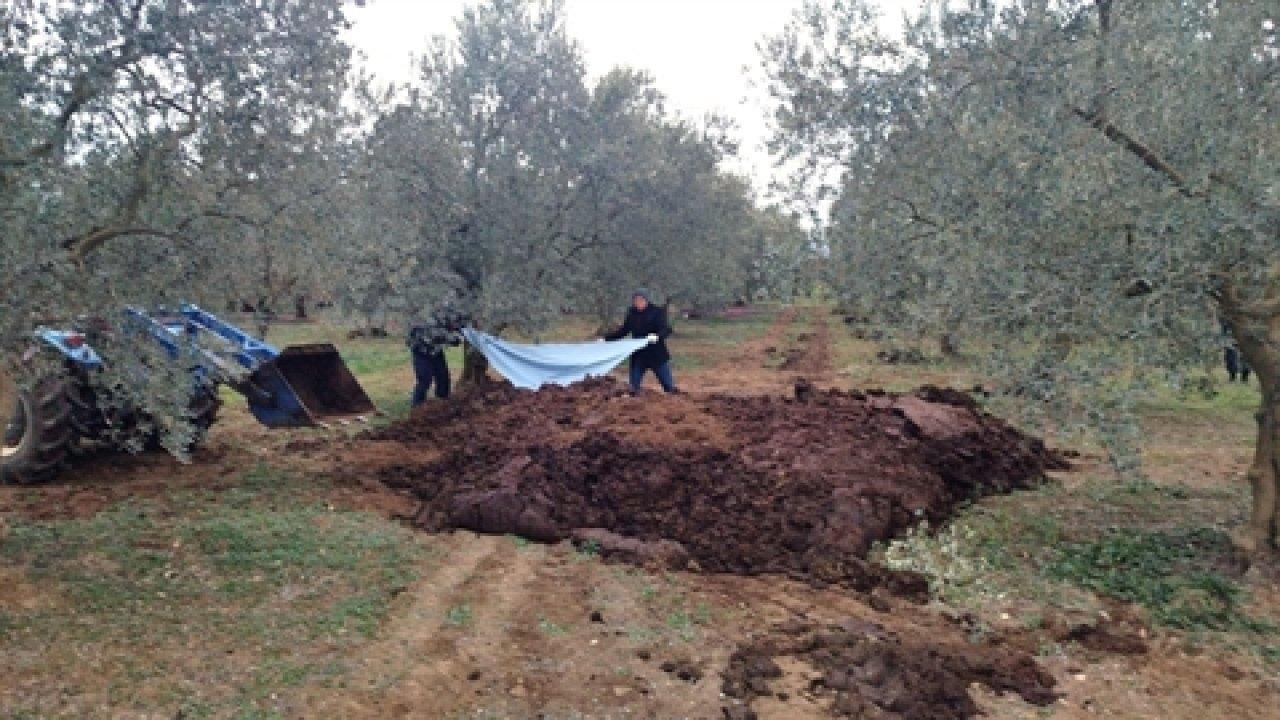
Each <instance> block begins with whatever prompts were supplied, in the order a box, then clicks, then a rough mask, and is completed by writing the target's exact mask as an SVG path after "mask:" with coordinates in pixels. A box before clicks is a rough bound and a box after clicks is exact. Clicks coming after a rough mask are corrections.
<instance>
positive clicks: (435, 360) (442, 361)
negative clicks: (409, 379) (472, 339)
mask: <svg viewBox="0 0 1280 720" xmlns="http://www.w3.org/2000/svg"><path fill="white" fill-rule="evenodd" d="M463 324H464V322H463V319H462V318H461V317H460V316H458V315H457V314H455V313H449V312H441V313H437V314H436V315H434V316H433V317H432V318H431V319H430V320H428V321H424V322H420V323H415V324H414V325H413V326H412V327H410V328H409V335H408V337H407V338H406V340H405V344H406V345H408V346H409V351H410V352H411V353H412V354H413V375H414V378H415V379H416V381H417V382H416V383H415V384H414V386H413V398H412V404H413V406H414V407H417V406H419V405H421V404H422V403H424V402H426V399H427V392H428V391H430V390H431V386H432V385H435V386H436V397H438V398H447V397H449V391H450V389H451V388H452V382H451V381H450V378H449V361H448V359H447V358H446V357H445V349H446V348H449V347H457V346H458V345H461V344H462V326H463Z"/></svg>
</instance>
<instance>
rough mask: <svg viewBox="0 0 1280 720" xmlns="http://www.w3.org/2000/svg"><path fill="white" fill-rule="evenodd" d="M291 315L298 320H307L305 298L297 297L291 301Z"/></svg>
mask: <svg viewBox="0 0 1280 720" xmlns="http://www.w3.org/2000/svg"><path fill="white" fill-rule="evenodd" d="M293 315H294V317H295V318H297V319H298V320H306V319H307V296H306V295H298V296H297V297H295V298H294V299H293Z"/></svg>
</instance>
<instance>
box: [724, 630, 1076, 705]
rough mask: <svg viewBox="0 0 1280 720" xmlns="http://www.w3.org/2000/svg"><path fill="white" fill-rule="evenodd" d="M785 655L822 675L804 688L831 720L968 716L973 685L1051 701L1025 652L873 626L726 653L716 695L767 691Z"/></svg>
mask: <svg viewBox="0 0 1280 720" xmlns="http://www.w3.org/2000/svg"><path fill="white" fill-rule="evenodd" d="M858 622H859V624H860V625H865V622H864V621H858ZM784 656H790V657H795V658H798V659H800V660H802V661H803V662H804V663H806V664H807V665H809V666H811V667H813V668H814V669H816V670H817V671H818V672H819V673H821V676H820V677H819V678H817V679H815V680H814V681H813V682H812V684H811V686H810V690H811V692H813V693H814V694H815V695H818V696H827V697H829V698H830V700H831V708H832V711H833V714H834V715H835V716H837V717H849V718H866V717H876V718H901V719H902V720H961V719H963V718H972V717H975V716H976V715H977V714H978V707H977V705H976V704H975V703H974V701H973V699H972V698H971V697H969V686H970V685H972V684H974V683H979V684H982V685H985V686H987V687H989V688H991V689H992V690H995V691H997V692H1015V693H1018V694H1019V695H1020V696H1021V697H1022V698H1023V699H1024V700H1026V701H1027V702H1031V703H1034V704H1037V705H1047V704H1049V703H1051V702H1053V701H1054V700H1056V699H1057V697H1058V696H1057V695H1056V694H1055V693H1054V692H1053V686H1054V679H1053V677H1052V676H1051V675H1049V674H1048V673H1047V672H1045V671H1044V670H1043V669H1042V668H1041V667H1040V666H1039V665H1038V664H1036V662H1035V660H1034V659H1033V658H1032V657H1031V656H1030V655H1027V654H1025V653H1018V652H1011V651H1010V650H1009V649H1008V648H993V647H986V646H976V645H971V644H966V643H963V642H961V643H946V642H943V641H940V640H938V639H937V638H931V637H927V636H925V635H923V634H921V635H920V636H916V637H911V636H906V635H900V634H897V633H893V632H890V631H888V630H887V629H885V628H880V627H878V626H877V627H876V629H875V631H874V632H864V631H863V629H862V628H861V627H860V629H859V631H856V632H852V631H850V630H848V629H846V628H845V627H826V628H824V627H819V626H816V625H815V626H809V627H807V628H806V629H804V630H802V631H798V632H797V631H796V629H795V628H790V629H788V631H783V630H781V629H779V630H776V631H775V632H774V633H773V634H771V635H770V636H768V637H766V638H765V639H763V640H759V641H756V642H754V643H749V644H747V645H745V646H743V647H741V648H739V649H738V650H737V652H735V653H734V654H733V656H732V658H731V659H730V661H729V667H728V669H727V670H726V671H725V673H724V684H723V687H722V691H723V692H724V694H725V695H726V696H727V697H729V698H732V699H735V700H737V701H740V702H743V703H750V702H751V700H753V699H754V698H757V697H763V696H766V695H769V694H771V691H770V680H771V679H773V678H776V677H778V676H779V675H780V674H781V673H780V672H779V670H778V665H777V663H776V662H774V659H775V658H779V657H784Z"/></svg>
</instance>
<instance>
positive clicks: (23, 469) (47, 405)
mask: <svg viewBox="0 0 1280 720" xmlns="http://www.w3.org/2000/svg"><path fill="white" fill-rule="evenodd" d="M0 423H2V427H3V431H4V436H3V440H2V443H0V482H6V483H21V484H32V483H39V482H45V481H47V480H50V479H51V478H53V476H54V475H57V474H58V471H59V470H61V469H62V465H63V462H64V461H65V460H66V458H67V453H68V452H70V450H71V446H72V445H73V444H75V442H76V432H75V428H74V427H73V426H72V423H71V405H70V403H69V402H68V401H67V385H66V381H64V380H63V379H62V378H61V377H49V378H43V379H41V380H39V381H38V382H37V383H36V384H35V386H34V387H33V388H32V389H31V390H29V391H27V390H23V389H21V388H20V387H18V385H17V383H16V382H14V381H13V379H12V378H10V377H9V376H8V375H7V374H5V373H4V372H3V371H0Z"/></svg>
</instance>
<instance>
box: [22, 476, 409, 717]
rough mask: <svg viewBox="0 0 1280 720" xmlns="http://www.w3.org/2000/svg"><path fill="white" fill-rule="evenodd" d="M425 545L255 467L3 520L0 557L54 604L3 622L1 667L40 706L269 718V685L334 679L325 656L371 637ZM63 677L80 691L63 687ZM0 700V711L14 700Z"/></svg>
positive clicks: (308, 484)
mask: <svg viewBox="0 0 1280 720" xmlns="http://www.w3.org/2000/svg"><path fill="white" fill-rule="evenodd" d="M421 547H422V546H421V545H420V544H419V543H418V540H417V538H416V537H415V536H414V534H413V533H412V531H410V530H407V529H404V528H401V527H399V526H398V525H396V524H394V523H391V522H389V521H387V520H385V519H383V518H381V517H379V516H376V515H373V514H369V513H361V512H351V511H345V510H337V509H334V508H333V507H332V506H330V505H328V504H327V503H325V502H323V500H321V499H319V498H318V497H317V493H316V485H315V481H313V480H310V479H308V480H306V481H305V482H303V481H301V480H299V479H295V478H291V477H289V476H287V475H282V474H280V473H278V472H275V471H272V470H269V469H265V468H259V469H257V470H255V471H253V472H250V473H247V474H246V475H245V476H244V478H243V479H242V482H240V483H239V484H238V485H237V486H236V487H234V488H232V489H229V490H222V491H217V492H214V491H208V490H203V491H194V492H183V493H177V494H175V495H173V496H171V497H169V498H161V499H157V500H149V501H136V500H131V501H126V502H123V503H120V504H118V505H116V506H114V507H111V508H108V509H106V510H104V511H102V512H100V513H98V514H97V515H95V516H92V517H88V518H81V519H71V520H61V521H57V522H51V523H32V522H17V523H13V524H11V526H10V529H9V532H8V533H7V535H6V536H5V538H4V539H3V541H2V542H0V562H3V563H5V564H8V565H10V566H12V567H18V568H22V569H23V574H24V576H25V578H26V580H27V581H28V582H30V583H32V585H33V586H35V587H38V588H40V589H41V590H42V592H43V593H45V594H46V595H47V597H49V598H50V599H51V600H50V602H48V603H45V604H42V605H40V606H39V607H37V608H36V609H33V610H31V611H29V612H12V613H9V614H7V615H5V616H4V617H2V618H0V620H3V622H2V623H0V633H3V634H4V635H5V645H6V653H5V654H4V657H0V672H4V673H6V674H14V673H18V672H21V674H22V675H23V676H24V677H25V678H26V680H27V682H29V683H30V688H31V689H30V690H29V691H28V693H27V695H26V697H25V701H26V702H29V703H32V706H33V707H35V706H38V707H40V708H41V709H42V714H43V716H58V715H76V714H83V713H84V712H86V711H87V710H86V708H87V707H92V708H93V709H94V710H93V711H94V712H106V713H108V714H131V713H133V712H136V711H137V710H138V709H139V708H145V709H147V710H148V711H155V710H157V709H159V708H165V707H169V708H170V710H171V712H178V711H179V710H183V715H184V717H206V716H227V715H235V716H242V717H253V716H258V717H263V716H269V714H270V711H271V710H272V708H271V702H273V701H271V696H272V695H273V694H274V692H275V691H276V690H280V689H288V688H293V687H296V686H297V685H300V684H305V683H309V682H322V681H327V680H328V679H330V678H333V677H334V676H336V675H339V674H341V672H342V667H341V666H340V665H339V664H337V663H336V660H335V659H334V658H335V657H336V655H334V653H336V652H338V651H340V649H341V648H342V646H343V645H348V644H351V643H358V642H362V641H363V640H364V639H366V638H368V637H370V636H371V635H373V634H374V633H375V632H376V630H377V628H378V626H379V624H380V622H381V620H382V618H383V617H384V616H385V615H386V613H387V610H388V608H389V603H390V601H391V599H392V598H393V597H394V596H395V595H396V594H398V593H399V592H400V591H402V590H404V589H405V588H406V587H407V586H408V584H409V582H410V581H411V580H412V572H413V568H414V566H415V565H416V559H417V558H418V557H419V556H420V554H421V552H422V550H421ZM197 639H198V641H197V642H193V641H194V640H197ZM88 656H91V657H93V658H94V659H95V661H94V662H93V663H91V664H89V665H86V664H84V661H83V658H84V657H88ZM24 657H25V658H39V661H38V662H36V663H34V664H31V663H29V662H28V661H23V660H21V658H24ZM13 663H18V664H21V667H19V666H18V665H15V664H13ZM90 668H92V670H90ZM211 676H212V677H218V678H220V679H221V680H220V682H219V683H216V684H213V685H210V684H207V683H205V682H203V681H201V678H207V677H211ZM67 682H74V683H75V684H76V685H77V687H78V690H79V693H78V695H76V696H66V695H65V694H63V693H61V691H60V690H59V689H58V688H60V687H63V686H64V685H65V683H67ZM5 702H6V700H3V699H0V716H9V715H13V714H15V713H20V712H21V711H22V710H23V708H20V707H11V706H8V705H5ZM8 702H13V700H12V699H11V698H10V699H9V700H8ZM77 703H84V704H86V705H84V706H81V705H78V704H77ZM184 708H185V709H184ZM233 710H234V712H232V711H233ZM264 713H265V715H264Z"/></svg>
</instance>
